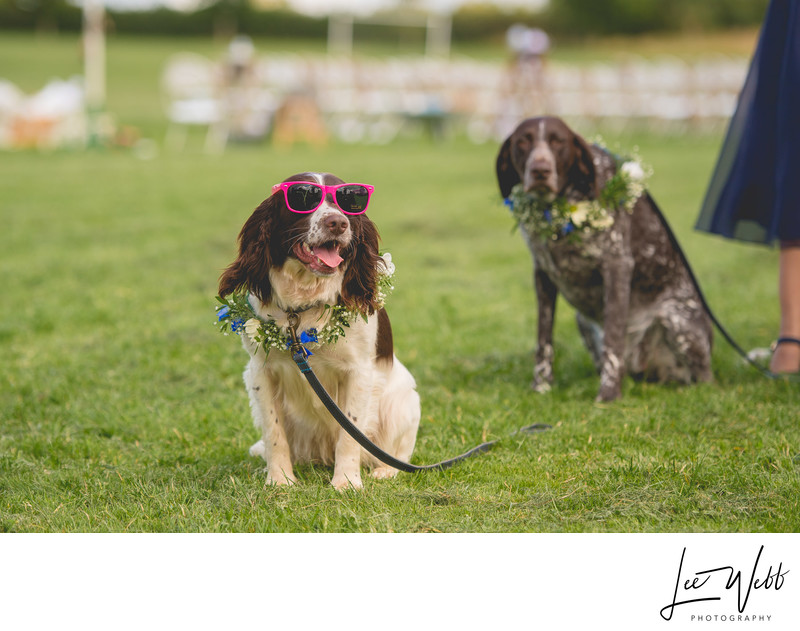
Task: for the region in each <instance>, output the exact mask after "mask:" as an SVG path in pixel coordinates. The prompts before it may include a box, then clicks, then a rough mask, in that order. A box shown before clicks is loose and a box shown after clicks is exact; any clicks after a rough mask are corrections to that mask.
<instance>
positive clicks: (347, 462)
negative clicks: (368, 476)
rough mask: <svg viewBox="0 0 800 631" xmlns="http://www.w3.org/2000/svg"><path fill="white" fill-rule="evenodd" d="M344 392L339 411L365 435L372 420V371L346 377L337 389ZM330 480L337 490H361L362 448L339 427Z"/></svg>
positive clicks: (365, 367)
mask: <svg viewBox="0 0 800 631" xmlns="http://www.w3.org/2000/svg"><path fill="white" fill-rule="evenodd" d="M339 392H342V393H344V397H343V398H342V401H341V402H340V406H339V407H340V408H341V409H342V411H343V412H344V413H345V414H347V417H348V418H349V419H350V420H351V421H352V422H353V424H354V425H355V426H356V427H357V428H358V429H360V430H361V431H362V432H364V433H366V432H367V425H368V423H369V422H370V420H371V418H370V417H371V414H372V413H373V411H372V410H370V403H371V399H372V371H371V370H370V368H369V367H367V366H364V367H363V370H355V371H353V372H352V373H351V374H350V375H348V376H347V377H345V379H344V382H343V383H342V384H341V385H340V387H339ZM334 458H335V461H334V465H333V478H332V479H331V484H332V485H333V487H334V488H335V489H338V490H340V491H342V490H344V489H347V488H354V489H360V488H362V487H363V483H362V481H361V445H359V444H358V443H357V442H356V441H355V440H353V438H351V437H350V435H349V434H348V433H347V432H346V431H344V430H343V429H341V428H339V434H338V437H337V439H336V449H335V452H334Z"/></svg>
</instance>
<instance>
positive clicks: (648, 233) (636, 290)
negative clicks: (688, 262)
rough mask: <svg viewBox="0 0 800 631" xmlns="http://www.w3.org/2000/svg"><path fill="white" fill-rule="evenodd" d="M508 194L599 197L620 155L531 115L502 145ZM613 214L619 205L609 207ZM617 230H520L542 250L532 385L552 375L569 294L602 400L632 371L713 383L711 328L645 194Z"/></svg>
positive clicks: (617, 221) (545, 383)
mask: <svg viewBox="0 0 800 631" xmlns="http://www.w3.org/2000/svg"><path fill="white" fill-rule="evenodd" d="M496 172H497V180H498V184H499V186H500V193H501V194H502V196H503V198H508V196H509V194H510V193H511V189H512V188H513V187H514V186H515V185H516V184H519V183H521V184H522V186H523V188H524V190H525V192H536V193H550V194H555V195H558V196H563V197H565V198H566V199H567V200H569V201H571V202H576V201H580V200H587V199H595V198H596V197H597V195H598V191H599V190H600V189H602V187H603V186H604V185H605V183H606V182H607V181H608V180H609V178H611V177H612V176H613V175H614V173H615V172H616V165H615V161H614V158H613V157H612V156H611V155H610V154H609V153H608V152H607V151H605V150H604V149H602V148H600V147H598V146H590V145H589V144H588V143H587V142H586V141H585V140H584V139H583V138H581V137H580V136H579V135H578V134H576V133H575V132H574V131H572V130H571V129H570V128H569V127H568V126H567V125H566V124H565V123H564V122H563V121H562V120H560V119H558V118H554V117H541V118H530V119H527V120H524V121H522V122H521V123H520V124H519V125H518V126H517V128H516V129H515V130H514V132H513V133H512V134H511V135H510V136H509V137H508V138H507V139H506V141H505V142H504V143H503V145H502V147H501V148H500V152H499V154H498V156H497V162H496ZM609 212H611V210H609ZM612 217H613V224H611V225H610V227H608V228H606V229H603V230H598V231H596V232H592V233H590V234H587V235H582V238H581V239H580V240H573V239H567V238H558V239H541V238H538V237H537V236H536V235H533V234H530V233H529V232H528V231H527V230H525V228H524V227H523V226H521V227H520V231H521V232H522V234H523V237H524V238H525V241H526V242H527V245H528V247H529V249H530V251H531V253H532V255H533V262H534V284H535V288H536V298H537V302H538V339H537V349H536V364H535V368H534V378H533V383H532V387H533V388H534V390H537V391H540V392H543V391H547V390H549V388H550V385H551V384H552V382H553V318H554V312H555V305H556V296H557V295H558V293H559V292H560V293H561V294H562V295H563V296H564V298H565V299H566V300H567V302H569V303H570V304H571V305H572V306H573V307H575V309H576V310H577V321H578V327H579V330H580V333H581V335H582V337H583V340H584V343H585V345H586V347H587V348H588V350H589V352H590V353H591V355H592V358H593V360H594V363H595V366H596V367H597V370H598V372H599V373H600V390H599V393H598V395H597V400H599V401H610V400H612V399H616V398H618V397H619V396H620V386H621V382H622V378H623V375H624V374H625V371H626V369H627V372H628V373H629V374H631V375H632V376H634V377H636V378H644V379H647V380H651V381H660V382H667V381H675V382H679V383H691V382H695V381H709V380H711V378H712V374H711V367H710V366H711V358H710V356H711V343H712V328H711V321H710V319H709V317H708V314H707V313H706V312H705V310H704V309H703V306H702V302H701V299H700V297H699V295H698V293H697V290H696V288H695V286H694V284H693V282H692V281H691V278H690V275H689V273H688V271H687V269H686V267H685V265H684V264H683V262H682V259H681V258H680V256H679V254H678V252H677V251H676V249H675V247H674V246H673V243H672V241H671V240H670V238H669V235H668V233H667V230H666V229H665V227H664V224H663V223H662V222H661V221H660V219H659V211H658V209H657V208H656V206H655V203H654V202H653V200H652V199H651V197H650V195H649V194H648V193H647V192H645V193H644V194H642V195H641V196H640V197H639V199H638V200H637V201H636V204H635V206H634V208H633V211H632V212H628V211H627V210H625V209H620V208H618V209H615V210H614V211H613V212H612Z"/></svg>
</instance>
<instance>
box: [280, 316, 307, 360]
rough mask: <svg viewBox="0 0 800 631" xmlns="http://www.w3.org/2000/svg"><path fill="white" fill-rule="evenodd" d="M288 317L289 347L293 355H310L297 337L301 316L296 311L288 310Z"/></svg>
mask: <svg viewBox="0 0 800 631" xmlns="http://www.w3.org/2000/svg"><path fill="white" fill-rule="evenodd" d="M286 319H287V326H286V330H287V332H288V333H289V348H290V349H291V351H292V355H298V354H299V355H301V356H302V357H303V358H305V357H308V356H309V355H310V353H309V352H308V351H307V350H306V347H305V346H303V344H302V343H301V342H300V340H299V339H298V338H297V327H298V326H299V324H300V316H299V315H297V314H296V313H295V312H294V311H288V312H287V313H286Z"/></svg>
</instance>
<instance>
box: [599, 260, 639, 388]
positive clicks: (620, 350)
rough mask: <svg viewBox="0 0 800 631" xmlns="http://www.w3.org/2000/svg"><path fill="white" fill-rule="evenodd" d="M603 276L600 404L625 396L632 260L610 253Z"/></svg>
mask: <svg viewBox="0 0 800 631" xmlns="http://www.w3.org/2000/svg"><path fill="white" fill-rule="evenodd" d="M602 274H603V290H604V291H603V293H604V306H603V357H602V362H601V365H600V391H599V392H598V394H597V399H596V400H597V401H613V400H614V399H618V398H619V397H620V396H621V394H622V378H623V376H624V375H625V331H626V328H627V323H628V307H629V304H630V294H631V276H632V274H633V257H632V256H631V255H630V254H628V253H611V256H608V257H606V259H605V260H604V261H603V264H602Z"/></svg>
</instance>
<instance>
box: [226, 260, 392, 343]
mask: <svg viewBox="0 0 800 631" xmlns="http://www.w3.org/2000/svg"><path fill="white" fill-rule="evenodd" d="M382 259H383V261H382V264H380V265H379V270H378V296H377V303H378V306H379V307H383V305H384V303H385V301H386V298H388V296H389V294H391V292H392V290H393V289H394V285H393V284H392V282H393V278H394V272H395V266H394V263H392V255H391V254H389V253H388V252H387V253H386V254H384V255H383V256H382ZM217 301H218V302H219V303H221V304H220V305H219V306H217V308H216V311H217V321H216V322H215V323H214V324H215V325H216V326H217V327H219V330H220V331H221V332H222V333H223V334H224V335H227V334H228V331H232V332H233V333H236V334H237V335H241V334H242V330H243V329H244V332H245V334H246V335H247V337H248V338H250V340H251V341H252V342H253V343H254V344H256V345H257V346H260V347H261V348H263V349H264V355H265V356H266V355H269V352H270V350H271V349H273V348H275V349H278V350H287V349H288V348H289V345H290V340H289V335H288V333H287V331H286V330H285V329H282V328H281V327H279V326H278V323H277V322H276V321H275V320H274V319H273V318H262V317H261V316H259V315H258V314H257V313H256V312H255V309H253V306H252V305H251V304H250V300H249V294H248V292H246V291H240V292H234V293H232V294H230V295H228V296H226V297H225V298H223V297H222V296H217ZM298 311H299V310H298ZM296 312H297V311H296ZM326 314H327V317H326ZM358 317H361V318H363V319H364V321H365V322H366V321H367V316H366V315H365V314H363V313H361V312H360V311H358V310H356V309H348V308H347V307H345V306H344V305H342V304H335V305H327V304H326V305H324V313H323V315H322V316H320V320H321V321H324V322H325V323H324V324H323V325H322V326H321V327H319V328H316V327H314V328H310V329H306V330H305V331H302V332H300V335H299V339H300V342H301V343H302V344H303V347H304V348H305V349H306V352H307V353H308V354H309V355H311V354H312V353H311V351H310V350H309V349H308V347H309V346H311V347H312V348H318V347H319V346H321V345H323V344H335V343H336V341H337V340H338V339H339V338H340V337H342V336H344V334H345V329H347V328H349V327H350V325H351V324H352V323H353V322H354V321H355V320H356V318H358Z"/></svg>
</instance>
